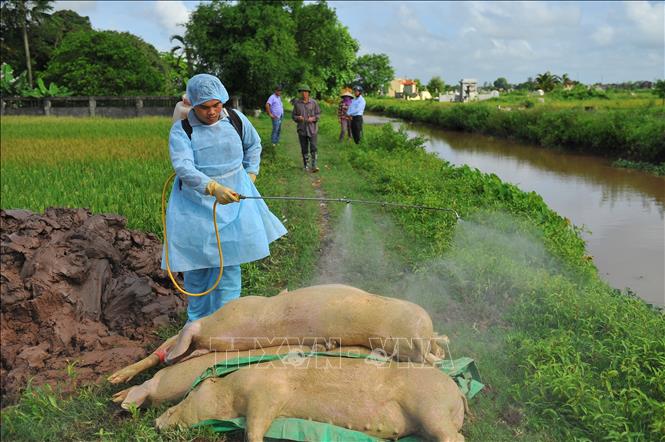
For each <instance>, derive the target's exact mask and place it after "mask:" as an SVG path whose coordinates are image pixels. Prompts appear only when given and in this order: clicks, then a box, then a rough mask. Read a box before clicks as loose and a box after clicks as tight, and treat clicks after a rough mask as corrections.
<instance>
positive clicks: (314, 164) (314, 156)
mask: <svg viewBox="0 0 665 442" xmlns="http://www.w3.org/2000/svg"><path fill="white" fill-rule="evenodd" d="M309 170H310V171H311V172H313V173H316V172H318V171H319V168H318V167H317V166H316V154H315V153H313V154H312V166H311V167H310V169H309Z"/></svg>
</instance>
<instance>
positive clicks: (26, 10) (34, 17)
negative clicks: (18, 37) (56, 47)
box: [7, 0, 53, 88]
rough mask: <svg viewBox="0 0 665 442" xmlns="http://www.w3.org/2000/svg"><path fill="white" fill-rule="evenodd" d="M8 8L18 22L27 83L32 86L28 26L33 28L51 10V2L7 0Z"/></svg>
mask: <svg viewBox="0 0 665 442" xmlns="http://www.w3.org/2000/svg"><path fill="white" fill-rule="evenodd" d="M7 3H8V6H10V8H11V9H10V8H8V10H10V11H11V12H13V13H15V14H16V20H17V21H18V22H19V23H20V26H21V32H22V34H23V49H24V51H25V65H26V67H27V70H28V83H29V84H30V87H31V88H32V87H33V82H32V59H31V58H30V44H29V42H28V28H33V27H36V26H38V25H40V24H41V22H42V21H43V20H44V18H46V17H47V16H48V13H49V12H51V11H52V10H53V6H52V5H51V3H53V2H52V1H50V0H35V1H23V0H11V1H8V2H7Z"/></svg>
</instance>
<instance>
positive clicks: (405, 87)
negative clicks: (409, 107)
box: [386, 78, 418, 98]
mask: <svg viewBox="0 0 665 442" xmlns="http://www.w3.org/2000/svg"><path fill="white" fill-rule="evenodd" d="M386 95H388V96H389V97H395V98H412V97H415V96H417V95H418V85H417V84H416V82H415V81H413V80H409V79H408V78H395V79H394V80H393V81H391V82H390V85H389V86H388V93H387V94H386Z"/></svg>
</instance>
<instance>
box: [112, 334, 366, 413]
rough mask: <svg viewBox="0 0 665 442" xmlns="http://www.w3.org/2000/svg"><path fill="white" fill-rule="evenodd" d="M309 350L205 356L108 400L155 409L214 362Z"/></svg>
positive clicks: (173, 398)
mask: <svg viewBox="0 0 665 442" xmlns="http://www.w3.org/2000/svg"><path fill="white" fill-rule="evenodd" d="M310 351H311V348H310V347H306V346H295V347H292V346H280V347H269V348H264V349H254V350H248V351H237V352H236V351H229V352H223V351H220V352H213V353H208V354H205V355H202V356H197V357H194V358H190V359H187V360H186V361H182V362H179V363H178V364H175V365H171V366H168V367H165V368H162V369H161V370H159V371H158V372H157V373H155V375H154V376H153V377H152V378H150V379H148V380H147V381H145V382H144V383H142V384H141V385H136V386H134V387H130V388H127V389H125V390H122V391H119V392H118V393H116V394H115V395H113V398H112V400H113V402H115V403H120V404H121V407H122V408H125V409H128V408H129V407H130V405H135V406H137V407H138V406H148V405H151V406H156V405H159V404H162V403H167V402H176V401H179V400H180V399H182V398H184V397H185V395H186V394H187V392H188V391H189V389H190V388H191V386H192V384H193V383H194V381H195V380H196V378H197V377H199V376H200V375H201V373H203V371H204V370H205V369H207V368H208V367H211V366H213V365H215V364H216V363H219V362H225V361H227V360H230V359H234V358H245V357H248V356H262V355H282V354H288V353H291V354H294V353H296V354H302V353H309V352H310ZM331 352H333V353H334V352H345V353H346V352H350V353H355V354H365V355H366V354H369V350H368V349H367V348H365V347H340V348H337V349H335V350H332V351H331Z"/></svg>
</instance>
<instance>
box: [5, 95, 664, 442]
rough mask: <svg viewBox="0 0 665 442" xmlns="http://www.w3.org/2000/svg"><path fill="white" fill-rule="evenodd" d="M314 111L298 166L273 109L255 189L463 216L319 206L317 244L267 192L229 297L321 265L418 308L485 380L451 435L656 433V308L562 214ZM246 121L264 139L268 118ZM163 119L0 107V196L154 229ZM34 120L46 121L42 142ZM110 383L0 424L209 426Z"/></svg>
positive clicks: (376, 132)
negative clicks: (346, 129)
mask: <svg viewBox="0 0 665 442" xmlns="http://www.w3.org/2000/svg"><path fill="white" fill-rule="evenodd" d="M409 104H410V103H409ZM464 107H466V106H464ZM324 112H325V117H324V119H323V120H322V122H321V135H320V142H319V149H320V153H319V158H320V167H321V172H320V173H319V174H318V175H309V174H305V173H303V172H302V170H301V163H300V153H299V146H298V144H297V138H296V137H295V128H294V126H293V124H292V123H290V122H285V126H284V128H283V136H282V137H283V141H282V143H280V145H279V146H278V147H277V149H276V150H275V151H274V152H273V151H270V152H266V153H265V155H264V158H263V161H262V169H261V175H260V176H259V179H258V180H257V185H258V187H259V189H260V190H261V192H262V193H263V194H264V195H293V196H315V195H316V191H315V186H314V184H315V183H314V181H315V180H320V183H319V186H320V188H321V189H322V191H323V192H325V194H326V196H329V197H343V196H346V197H349V198H358V199H374V200H384V201H392V202H400V203H407V204H424V205H430V206H441V207H451V208H454V209H455V210H457V211H458V212H459V213H460V214H461V215H462V218H463V221H462V222H461V223H457V221H456V220H455V218H454V216H452V215H451V214H449V213H446V212H423V211H414V210H403V209H382V208H380V207H365V206H351V207H347V206H345V205H343V204H334V203H331V204H328V206H327V213H328V214H329V219H328V221H327V222H328V224H327V226H328V228H329V229H330V231H331V232H332V236H331V238H332V241H331V243H330V244H328V245H325V244H320V241H319V238H320V228H321V226H322V225H325V224H321V221H322V219H321V212H320V208H319V206H318V205H317V204H316V203H311V202H270V207H271V209H272V210H273V212H275V213H276V214H277V215H278V216H279V217H280V218H282V219H284V218H285V219H286V221H285V225H286V226H287V228H288V229H289V235H288V236H287V237H286V238H284V239H282V240H280V241H278V242H277V243H275V244H274V245H273V247H272V252H273V253H272V255H271V257H270V258H268V259H266V260H262V261H260V262H257V263H252V264H250V265H247V266H245V272H244V275H243V278H244V280H243V285H244V287H245V292H246V293H252V294H265V295H271V294H275V293H277V292H278V291H279V290H280V289H281V288H284V287H298V286H303V285H308V284H311V283H315V282H317V281H320V280H326V279H328V280H330V279H332V280H336V281H340V282H347V283H351V284H354V285H357V286H359V287H361V288H364V289H367V290H371V291H374V292H376V293H381V294H385V295H389V296H397V297H401V298H404V299H409V300H412V301H414V302H417V303H419V304H421V305H423V306H424V307H425V308H427V309H428V311H429V312H430V314H431V315H432V317H433V319H434V321H435V327H436V329H437V331H439V332H441V333H445V334H448V335H449V336H450V338H451V352H452V354H453V356H454V357H458V356H463V355H466V356H470V357H473V358H474V359H476V361H477V362H478V365H479V368H480V371H481V374H482V375H483V380H484V382H485V383H486V384H487V385H488V389H487V390H486V391H485V392H484V393H482V394H481V395H480V396H479V398H478V399H477V400H476V399H474V400H473V401H472V403H471V404H470V405H471V409H472V410H473V412H474V414H475V418H473V419H467V421H466V424H465V426H464V428H463V432H464V434H465V436H466V437H467V439H468V440H478V441H485V440H493V441H494V440H500V441H511V440H525V441H526V440H528V441H534V440H542V441H551V440H573V439H578V440H658V439H659V438H662V436H663V434H665V433H664V431H665V416H664V415H663V413H662V410H663V407H664V404H665V391H664V389H663V385H665V378H664V377H663V376H664V375H665V370H664V369H663V367H665V338H663V337H664V336H665V319H664V318H663V315H662V313H660V312H658V311H656V310H654V309H653V308H651V307H649V306H648V305H646V304H645V303H644V302H643V301H641V300H639V299H637V298H635V297H632V296H627V295H626V294H624V293H620V292H618V291H616V290H613V289H611V288H610V287H608V286H607V285H606V284H605V283H603V282H602V281H601V280H600V279H599V277H598V275H597V272H596V270H595V267H594V266H593V263H592V262H591V261H589V260H588V258H587V257H586V256H585V250H584V242H583V241H582V239H581V238H580V236H579V232H578V230H577V229H576V227H574V226H572V225H571V224H570V223H569V221H567V220H566V219H565V218H563V217H561V216H559V215H558V214H556V213H555V212H553V211H552V210H551V209H549V208H548V207H547V205H546V204H545V203H544V202H543V200H542V198H541V197H540V196H539V195H537V194H535V193H533V192H531V193H525V192H522V191H521V190H519V189H518V188H517V187H516V186H513V185H511V184H506V183H503V182H502V181H501V180H500V179H499V178H498V177H496V176H495V175H492V174H483V173H481V172H479V171H478V170H474V169H471V168H468V167H454V166H451V165H450V164H448V163H446V162H445V161H442V160H441V159H439V158H437V157H436V156H435V155H433V154H428V153H426V152H425V151H424V149H423V147H422V142H421V140H418V139H416V140H409V139H408V137H407V136H406V135H405V134H404V133H399V132H395V131H393V130H392V129H391V128H390V127H389V126H384V127H366V129H365V139H364V140H363V143H362V144H361V145H360V146H356V145H355V144H352V143H338V142H337V141H336V138H337V135H338V126H337V123H336V118H335V117H334V111H333V110H332V109H329V108H327V107H325V106H324ZM437 112H438V111H437ZM479 112H480V111H479ZM253 121H254V122H255V124H256V126H257V128H258V130H259V132H260V133H261V135H262V138H263V139H264V140H266V139H268V138H269V137H268V136H269V132H270V121H269V120H268V119H267V118H259V119H256V120H253ZM476 121H482V117H479V118H478V119H477V120H476ZM86 122H87V124H88V125H89V126H88V127H89V132H86V129H85V127H86V126H85V124H86ZM105 124H108V125H109V126H110V127H115V129H114V130H108V129H107V128H105V127H104V126H105ZM474 124H480V123H474ZM63 126H64V127H63ZM168 126H169V125H168V121H166V120H165V119H137V120H101V119H93V120H85V119H83V120H72V119H54V118H50V119H37V118H34V119H20V118H3V119H2V130H3V137H2V146H1V153H2V163H1V164H2V177H1V178H0V179H1V180H2V195H1V196H2V207H3V208H10V207H13V208H16V207H23V208H29V209H32V210H41V209H42V208H44V207H47V206H54V205H65V206H72V207H76V206H84V207H93V210H94V211H97V212H118V213H120V214H122V215H125V216H127V217H128V219H129V224H130V225H131V226H132V227H135V228H142V229H145V230H150V231H153V232H159V231H160V228H159V210H160V208H159V204H160V196H161V194H160V193H161V185H162V183H163V180H164V179H165V178H166V176H167V175H168V174H169V173H170V165H169V161H168V151H167V147H166V139H167V135H166V134H167V131H168ZM32 127H34V128H35V129H34V139H33V138H31V137H30V135H31V131H32V130H33V129H32ZM76 127H78V129H75V128H76ZM479 127H480V126H479ZM49 131H53V133H54V134H57V133H62V134H63V135H62V137H56V136H54V137H53V139H52V140H51V141H49V137H48V132H49ZM76 131H80V133H79V135H76V133H77V132H76ZM137 132H143V133H144V135H143V137H134V134H135V133H137ZM7 134H10V135H11V136H8V135H7ZM67 137H69V139H70V140H77V141H76V142H73V141H71V142H70V144H69V145H70V146H77V147H76V149H75V150H76V151H75V152H74V151H73V152H68V148H67V147H66V145H64V146H60V147H57V148H56V147H54V148H53V150H51V152H56V154H52V155H50V156H49V155H44V154H43V150H39V149H37V150H34V151H32V153H30V154H29V155H28V154H27V153H26V152H25V151H24V152H19V151H18V150H19V149H18V147H17V146H19V144H17V143H18V141H19V140H23V141H21V142H22V143H24V144H21V145H20V146H22V147H21V149H24V148H25V146H30V145H31V144H32V143H40V142H42V141H39V140H43V142H44V143H45V144H43V146H44V147H43V148H42V149H46V148H48V146H49V144H50V143H51V142H53V143H54V144H57V143H60V142H64V143H67V142H68V141H67V139H68V138H67ZM130 138H136V143H135V144H131V146H133V147H131V148H130V147H129V146H130V145H127V146H125V145H124V144H123V143H116V141H117V140H120V139H123V140H124V139H130ZM150 140H153V141H150ZM88 141H89V142H90V143H88ZM94 146H97V147H96V148H95V147H94ZM137 146H139V147H137ZM71 149H74V148H71ZM273 154H274V155H273ZM95 155H97V156H95ZM137 155H138V156H137ZM110 157H113V158H110ZM136 158H141V160H140V161H137V160H136ZM42 161H43V162H42ZM58 180H59V181H62V182H63V184H59V183H58V182H57V181H58ZM51 188H52V189H53V190H49V189H51ZM321 248H323V252H324V253H323V258H322V259H321V260H320V261H319V255H320V252H321ZM164 333H165V334H168V333H167V332H164ZM150 374H151V373H146V374H144V375H143V377H141V378H139V379H138V380H137V382H142V381H143V380H145V379H147V378H148V377H149V376H150ZM111 392H112V389H111V388H110V386H108V385H100V386H90V387H85V388H82V389H81V390H80V391H79V393H78V395H76V396H75V397H74V398H71V399H70V398H65V397H62V396H61V395H59V394H58V393H57V392H54V391H53V390H49V389H28V390H27V391H26V392H25V393H24V396H23V398H22V399H21V401H20V402H19V404H18V405H17V406H15V407H13V408H11V409H5V410H3V413H2V421H3V425H2V437H3V439H5V438H6V439H11V440H16V439H20V440H35V439H44V440H56V439H58V440H62V439H86V440H87V439H105V440H125V439H130V438H131V439H142V440H192V439H194V438H197V437H202V438H207V437H209V436H210V435H205V434H203V435H202V434H199V433H196V432H193V431H187V432H172V433H157V432H156V431H155V430H154V428H153V427H152V421H153V419H154V418H155V417H156V416H158V415H159V413H160V412H162V411H163V409H164V407H162V408H158V409H153V410H148V411H146V412H143V411H142V412H137V411H134V412H132V413H125V412H119V411H118V409H117V407H116V406H115V405H113V404H111V403H110V402H109V401H108V398H109V397H110V394H111Z"/></svg>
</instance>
